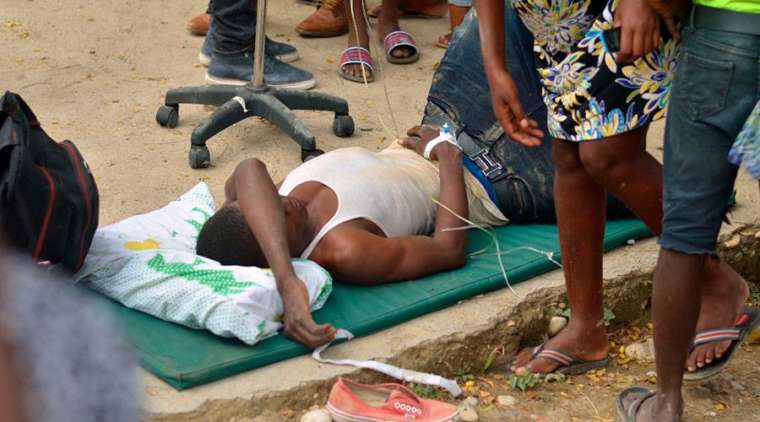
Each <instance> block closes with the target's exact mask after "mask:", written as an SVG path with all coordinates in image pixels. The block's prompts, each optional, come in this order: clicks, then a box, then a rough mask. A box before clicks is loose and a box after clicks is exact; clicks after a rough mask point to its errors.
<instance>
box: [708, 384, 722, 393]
mask: <svg viewBox="0 0 760 422" xmlns="http://www.w3.org/2000/svg"><path fill="white" fill-rule="evenodd" d="M704 387H705V388H707V389H708V390H710V393H712V394H721V393H723V388H722V387H721V386H720V384H718V383H716V382H715V381H707V382H706V383H705V384H704Z"/></svg>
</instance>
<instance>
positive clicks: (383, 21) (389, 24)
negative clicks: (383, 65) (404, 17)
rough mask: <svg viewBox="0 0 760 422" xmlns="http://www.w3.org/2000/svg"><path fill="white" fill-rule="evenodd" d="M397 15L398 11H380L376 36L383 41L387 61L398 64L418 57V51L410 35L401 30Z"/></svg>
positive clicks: (410, 61)
mask: <svg viewBox="0 0 760 422" xmlns="http://www.w3.org/2000/svg"><path fill="white" fill-rule="evenodd" d="M389 15H390V16H389ZM398 17H399V14H398V12H396V13H393V12H391V13H381V14H380V17H379V19H378V22H377V36H378V38H380V40H381V41H383V46H384V48H385V56H386V58H387V59H388V61H389V62H391V63H399V64H406V63H412V62H415V61H417V59H419V52H418V51H417V47H416V46H415V43H414V39H413V38H412V37H411V35H409V34H408V33H406V32H403V31H401V28H400V27H399V25H398ZM389 35H390V36H389Z"/></svg>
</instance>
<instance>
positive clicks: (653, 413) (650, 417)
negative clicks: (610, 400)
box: [617, 387, 683, 422]
mask: <svg viewBox="0 0 760 422" xmlns="http://www.w3.org/2000/svg"><path fill="white" fill-rule="evenodd" d="M665 399H666V398H665V397H664V396H661V395H656V394H655V393H654V392H651V391H649V390H647V389H646V388H641V387H631V388H626V389H625V390H623V391H622V392H621V393H620V394H619V395H618V397H617V410H618V416H619V418H618V420H620V421H623V422H678V421H680V420H681V414H682V413H683V400H681V399H680V398H679V399H678V400H677V401H674V402H673V403H670V402H667V401H666V400H665Z"/></svg>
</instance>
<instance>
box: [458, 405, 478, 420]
mask: <svg viewBox="0 0 760 422" xmlns="http://www.w3.org/2000/svg"><path fill="white" fill-rule="evenodd" d="M478 419H479V417H478V412H476V411H475V409H473V408H472V407H470V406H462V407H460V408H459V420H460V421H463V422H472V421H476V420H478Z"/></svg>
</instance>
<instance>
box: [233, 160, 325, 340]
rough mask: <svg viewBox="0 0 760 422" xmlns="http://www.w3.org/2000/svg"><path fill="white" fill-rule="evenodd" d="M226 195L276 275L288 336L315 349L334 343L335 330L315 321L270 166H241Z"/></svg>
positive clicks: (249, 163) (255, 162)
mask: <svg viewBox="0 0 760 422" xmlns="http://www.w3.org/2000/svg"><path fill="white" fill-rule="evenodd" d="M225 194H226V196H227V199H228V201H229V200H230V198H236V199H237V201H238V204H239V206H240V210H241V211H242V213H243V216H244V217H245V221H246V222H247V223H248V227H250V229H251V231H252V232H253V235H254V236H255V237H256V240H257V241H258V243H259V246H260V247H261V250H262V252H263V253H264V256H265V257H266V260H267V263H268V264H269V266H270V268H271V269H272V272H273V273H274V277H275V280H276V282H277V290H278V291H279V292H280V296H281V297H282V302H283V325H284V329H285V334H286V335H287V336H288V337H290V338H292V339H293V340H296V341H298V342H300V343H303V344H305V345H306V346H309V347H311V348H314V347H317V346H319V345H321V344H324V343H326V342H328V341H330V340H332V339H333V337H334V336H335V329H334V328H333V327H332V326H330V325H329V324H322V325H317V324H315V323H314V320H313V319H312V317H311V308H310V306H309V294H308V291H307V290H306V287H305V286H304V284H303V282H302V281H301V280H300V279H298V276H297V275H296V273H295V270H294V269H293V264H292V262H291V254H290V250H289V248H288V240H287V236H286V224H285V214H284V211H283V208H282V202H281V201H280V195H279V194H278V192H277V188H276V187H275V185H274V183H273V182H272V179H271V178H270V176H269V173H268V172H267V169H266V165H265V164H264V163H263V162H261V161H259V160H256V159H249V160H245V161H243V162H241V163H240V164H238V166H237V168H236V169H235V172H234V173H233V174H232V176H231V177H230V180H228V181H227V184H226V185H225ZM231 247H234V246H233V245H231Z"/></svg>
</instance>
